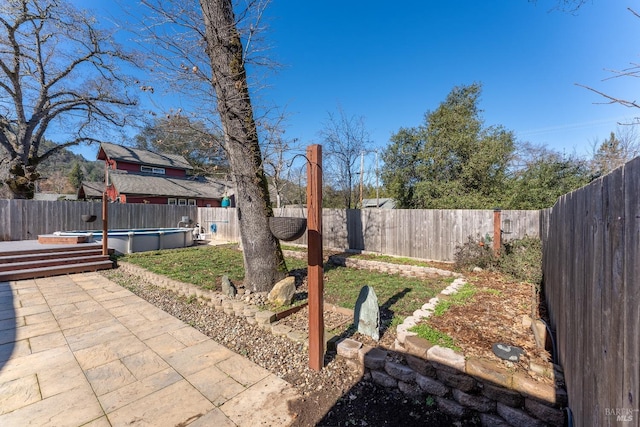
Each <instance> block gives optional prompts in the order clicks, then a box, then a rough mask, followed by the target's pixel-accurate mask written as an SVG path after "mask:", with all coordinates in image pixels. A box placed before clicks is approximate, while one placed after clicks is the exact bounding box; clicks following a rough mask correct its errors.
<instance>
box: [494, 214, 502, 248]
mask: <svg viewBox="0 0 640 427" xmlns="http://www.w3.org/2000/svg"><path fill="white" fill-rule="evenodd" d="M501 213H502V212H501V211H500V209H494V210H493V254H494V255H495V256H500V246H501V245H502V219H501V218H500V216H501Z"/></svg>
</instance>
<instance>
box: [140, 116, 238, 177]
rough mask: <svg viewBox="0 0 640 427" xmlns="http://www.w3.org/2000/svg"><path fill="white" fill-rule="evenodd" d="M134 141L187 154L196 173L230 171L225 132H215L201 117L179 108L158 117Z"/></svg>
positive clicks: (149, 147) (203, 174) (157, 150)
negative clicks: (188, 114)
mask: <svg viewBox="0 0 640 427" xmlns="http://www.w3.org/2000/svg"><path fill="white" fill-rule="evenodd" d="M135 142H136V146H138V147H139V148H143V149H145V150H150V151H155V152H161V153H173V154H179V155H181V156H184V157H185V158H186V159H187V161H188V162H189V164H190V165H191V166H192V167H193V174H194V175H198V176H215V175H218V176H219V175H226V174H227V173H228V162H227V158H226V154H225V152H224V149H223V137H222V135H221V134H220V133H217V134H213V133H212V132H210V131H209V129H208V128H207V127H206V125H205V123H204V122H203V121H202V120H199V119H191V118H189V116H187V115H184V114H182V113H181V112H180V111H178V112H176V113H174V114H167V115H166V116H163V117H156V119H155V120H154V122H153V123H151V124H148V125H147V126H145V127H144V128H143V129H142V131H141V132H140V133H138V135H136V137H135Z"/></svg>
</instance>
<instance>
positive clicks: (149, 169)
mask: <svg viewBox="0 0 640 427" xmlns="http://www.w3.org/2000/svg"><path fill="white" fill-rule="evenodd" d="M140 172H145V173H154V174H156V175H164V174H165V171H164V168H154V167H151V166H140Z"/></svg>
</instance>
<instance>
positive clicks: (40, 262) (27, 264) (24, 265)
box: [0, 254, 109, 272]
mask: <svg viewBox="0 0 640 427" xmlns="http://www.w3.org/2000/svg"><path fill="white" fill-rule="evenodd" d="M96 261H109V257H108V256H103V255H101V254H96V255H86V254H83V256H80V257H79V256H77V254H76V256H75V257H68V258H46V259H42V258H41V259H30V260H26V261H19V262H7V263H0V272H2V271H12V270H15V271H17V270H24V269H33V268H41V267H53V266H56V265H71V264H82V263H87V262H96Z"/></svg>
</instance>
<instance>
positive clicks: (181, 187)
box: [109, 171, 231, 199]
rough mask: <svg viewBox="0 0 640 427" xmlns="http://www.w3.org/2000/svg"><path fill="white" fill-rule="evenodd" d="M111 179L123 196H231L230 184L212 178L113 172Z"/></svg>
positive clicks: (203, 197) (206, 197)
mask: <svg viewBox="0 0 640 427" xmlns="http://www.w3.org/2000/svg"><path fill="white" fill-rule="evenodd" d="M109 178H110V180H111V183H112V184H113V185H114V186H115V188H116V190H117V191H118V193H121V194H137V195H145V196H164V197H182V198H192V199H221V198H222V197H223V196H224V195H225V194H226V195H227V196H229V195H231V194H230V192H231V189H230V183H225V182H223V181H217V180H214V179H211V178H205V179H196V178H193V179H190V178H175V177H166V176H150V175H138V174H129V173H121V172H118V171H111V172H110V173H109Z"/></svg>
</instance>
